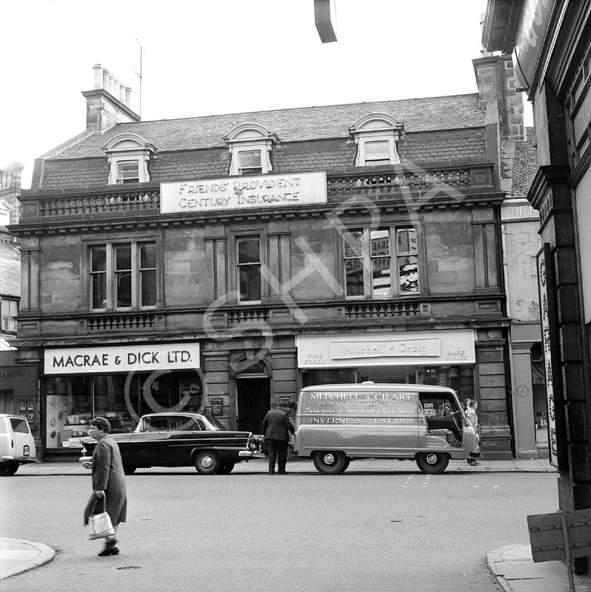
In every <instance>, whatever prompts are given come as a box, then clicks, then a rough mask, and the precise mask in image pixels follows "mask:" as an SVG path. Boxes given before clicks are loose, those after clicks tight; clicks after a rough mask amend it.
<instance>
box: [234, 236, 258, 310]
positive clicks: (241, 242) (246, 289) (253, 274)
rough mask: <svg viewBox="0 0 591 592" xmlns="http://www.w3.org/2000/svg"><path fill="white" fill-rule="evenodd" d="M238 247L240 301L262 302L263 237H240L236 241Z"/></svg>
mask: <svg viewBox="0 0 591 592" xmlns="http://www.w3.org/2000/svg"><path fill="white" fill-rule="evenodd" d="M236 248H237V266H238V290H239V292H240V302H260V301H261V294H262V276H261V239H260V238H259V237H248V238H239V239H237V241H236Z"/></svg>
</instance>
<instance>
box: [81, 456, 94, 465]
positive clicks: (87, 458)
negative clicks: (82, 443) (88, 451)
mask: <svg viewBox="0 0 591 592" xmlns="http://www.w3.org/2000/svg"><path fill="white" fill-rule="evenodd" d="M78 462H79V463H80V464H82V465H83V464H85V463H91V462H92V456H81V457H80V458H79V459H78Z"/></svg>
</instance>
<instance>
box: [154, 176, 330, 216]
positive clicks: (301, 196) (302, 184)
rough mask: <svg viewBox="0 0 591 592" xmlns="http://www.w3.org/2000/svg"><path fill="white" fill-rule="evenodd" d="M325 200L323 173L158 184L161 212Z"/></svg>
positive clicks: (270, 205)
mask: <svg viewBox="0 0 591 592" xmlns="http://www.w3.org/2000/svg"><path fill="white" fill-rule="evenodd" d="M318 203H326V173H324V172H320V173H299V174H297V175H264V176H256V177H226V178H224V179H205V180H201V181H182V182H179V183H162V184H161V185H160V212H161V213H162V214H178V213H183V212H186V213H197V212H202V213H207V212H210V211H212V210H218V211H219V210H249V209H254V208H276V207H278V206H298V205H307V204H318Z"/></svg>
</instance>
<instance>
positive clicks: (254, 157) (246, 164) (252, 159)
mask: <svg viewBox="0 0 591 592" xmlns="http://www.w3.org/2000/svg"><path fill="white" fill-rule="evenodd" d="M260 166H261V151H260V150H246V151H244V152H240V168H241V169H245V168H253V167H260Z"/></svg>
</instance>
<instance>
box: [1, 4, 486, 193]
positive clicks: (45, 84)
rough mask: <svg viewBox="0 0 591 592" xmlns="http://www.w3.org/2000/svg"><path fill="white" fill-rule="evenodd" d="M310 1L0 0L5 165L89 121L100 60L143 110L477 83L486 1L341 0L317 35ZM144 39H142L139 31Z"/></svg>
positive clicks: (440, 89) (242, 107) (28, 157)
mask: <svg viewBox="0 0 591 592" xmlns="http://www.w3.org/2000/svg"><path fill="white" fill-rule="evenodd" d="M313 4H314V2H313V0H158V1H156V0H0V16H1V19H2V32H1V33H0V59H1V60H2V64H1V70H0V74H1V78H0V80H1V82H0V84H1V88H0V138H1V139H0V164H7V163H9V162H14V161H17V162H21V163H22V164H23V165H25V170H24V171H23V188H29V187H30V177H31V174H32V169H33V160H34V159H35V158H36V157H38V156H41V155H42V154H44V153H45V152H48V151H49V150H51V149H52V148H55V147H56V146H58V145H60V144H62V143H63V142H65V141H66V140H68V139H70V138H72V137H74V136H75V135H77V134H79V133H80V132H82V131H84V129H85V123H86V100H85V99H84V97H83V96H82V94H81V92H82V91H85V90H91V89H92V88H93V84H94V76H93V69H92V68H93V65H94V64H97V63H99V64H101V65H102V66H103V67H104V68H107V69H109V70H110V71H111V72H113V73H114V74H115V75H116V76H117V77H118V78H119V79H120V80H121V81H122V82H124V83H125V84H126V85H127V86H131V87H132V89H133V94H132V108H133V109H134V110H135V111H136V112H137V111H139V95H140V93H139V78H138V76H137V74H136V72H137V73H139V71H140V45H139V43H141V45H142V46H143V48H144V51H145V54H144V56H143V70H142V73H143V89H142V113H141V115H142V119H143V120H153V119H175V118H179V117H194V116H200V115H212V114H220V113H236V112H242V111H259V110H264V109H281V108H288V107H306V106H311V105H327V104H339V103H355V102H362V101H380V100H389V99H406V98H414V97H427V96H442V95H453V94H463V93H472V92H476V90H477V88H476V81H475V78H474V71H473V67H472V59H474V58H478V57H481V54H480V49H481V44H480V38H481V31H480V15H481V14H483V13H484V12H485V10H486V0H336V13H337V14H336V18H337V36H338V42H336V43H330V44H322V43H321V42H320V38H319V36H318V33H317V31H316V28H315V26H314V10H313ZM138 41H139V43H138Z"/></svg>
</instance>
